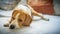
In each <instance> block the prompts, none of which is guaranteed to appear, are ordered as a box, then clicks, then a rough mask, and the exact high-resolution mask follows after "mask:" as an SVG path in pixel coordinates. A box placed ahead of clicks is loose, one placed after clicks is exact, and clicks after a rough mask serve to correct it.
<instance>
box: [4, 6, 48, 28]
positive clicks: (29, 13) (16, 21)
mask: <svg viewBox="0 0 60 34" xmlns="http://www.w3.org/2000/svg"><path fill="white" fill-rule="evenodd" d="M27 6H28V7H27ZM27 6H24V5H18V6H17V7H16V8H15V9H14V10H13V13H12V17H11V20H10V21H9V23H8V24H5V25H4V26H5V27H9V28H10V29H15V28H21V27H22V26H30V24H31V23H32V20H33V19H32V18H33V16H38V17H41V18H42V19H43V20H48V19H46V18H44V16H43V15H41V14H40V13H37V12H36V11H35V10H33V8H31V7H30V6H29V5H27Z"/></svg>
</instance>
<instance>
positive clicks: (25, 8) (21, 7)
mask: <svg viewBox="0 0 60 34" xmlns="http://www.w3.org/2000/svg"><path fill="white" fill-rule="evenodd" d="M15 9H17V10H18V9H22V10H24V12H25V13H27V14H29V15H30V16H31V10H30V9H29V7H27V6H24V5H21V4H19V5H17V6H16V7H15Z"/></svg>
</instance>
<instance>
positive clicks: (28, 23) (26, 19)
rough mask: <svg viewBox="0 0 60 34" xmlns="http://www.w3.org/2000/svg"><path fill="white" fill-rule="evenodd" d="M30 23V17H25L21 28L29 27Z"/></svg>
mask: <svg viewBox="0 0 60 34" xmlns="http://www.w3.org/2000/svg"><path fill="white" fill-rule="evenodd" d="M31 22H32V17H31V16H30V15H27V16H26V18H25V22H24V23H23V26H30V24H31Z"/></svg>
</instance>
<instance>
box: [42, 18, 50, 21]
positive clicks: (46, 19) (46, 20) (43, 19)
mask: <svg viewBox="0 0 60 34" xmlns="http://www.w3.org/2000/svg"><path fill="white" fill-rule="evenodd" d="M41 19H43V20H45V21H49V19H46V18H41Z"/></svg>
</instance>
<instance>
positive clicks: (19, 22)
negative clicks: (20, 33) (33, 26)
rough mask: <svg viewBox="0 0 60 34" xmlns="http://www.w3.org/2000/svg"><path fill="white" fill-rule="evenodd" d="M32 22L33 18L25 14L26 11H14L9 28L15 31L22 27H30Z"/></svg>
mask: <svg viewBox="0 0 60 34" xmlns="http://www.w3.org/2000/svg"><path fill="white" fill-rule="evenodd" d="M31 22H32V18H31V16H30V15H29V14H27V13H25V12H24V10H14V11H13V14H12V18H11V20H10V24H9V28H10V29H15V28H20V27H22V26H29V25H30V23H31Z"/></svg>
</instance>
